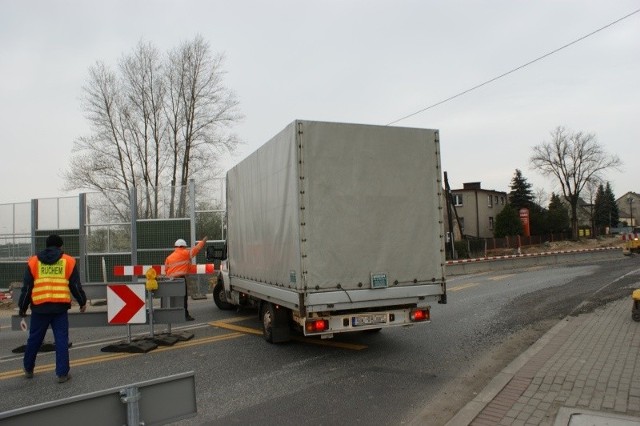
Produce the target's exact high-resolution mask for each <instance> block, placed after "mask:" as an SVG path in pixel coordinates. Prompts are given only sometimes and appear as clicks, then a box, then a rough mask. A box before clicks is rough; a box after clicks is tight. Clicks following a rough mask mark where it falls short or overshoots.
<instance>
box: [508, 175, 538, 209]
mask: <svg viewBox="0 0 640 426" xmlns="http://www.w3.org/2000/svg"><path fill="white" fill-rule="evenodd" d="M531 187H532V185H531V184H530V183H529V182H527V178H525V177H524V176H522V172H521V171H520V170H519V169H516V174H515V175H514V176H513V179H511V186H510V188H511V192H509V202H510V203H511V204H512V205H513V207H514V208H515V209H516V211H517V210H520V209H521V208H523V207H524V208H531V204H532V203H533V192H532V191H531Z"/></svg>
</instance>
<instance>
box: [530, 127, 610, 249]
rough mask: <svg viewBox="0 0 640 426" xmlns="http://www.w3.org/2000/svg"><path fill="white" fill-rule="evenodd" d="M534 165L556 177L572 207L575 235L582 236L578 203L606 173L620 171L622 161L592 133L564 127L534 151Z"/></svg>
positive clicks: (532, 159) (572, 222) (558, 128)
mask: <svg viewBox="0 0 640 426" xmlns="http://www.w3.org/2000/svg"><path fill="white" fill-rule="evenodd" d="M531 163H532V164H533V166H534V167H535V169H537V170H540V171H541V172H542V174H543V175H546V176H548V175H552V176H554V177H555V178H556V179H557V181H558V183H559V184H560V188H561V190H562V195H563V196H564V198H565V200H567V202H568V203H569V205H570V206H571V232H572V236H573V238H577V235H578V218H577V217H578V201H579V199H580V194H581V192H582V191H583V190H584V189H585V187H586V186H587V185H592V184H596V183H599V182H601V181H602V173H603V172H604V171H605V170H607V169H609V168H618V167H619V166H620V165H622V162H621V160H620V159H619V158H618V157H617V156H615V155H609V154H607V153H606V152H605V151H604V149H603V148H602V146H601V145H600V144H599V143H598V141H597V139H596V136H595V135H594V134H591V133H583V132H576V133H573V132H571V131H569V130H567V129H566V128H564V127H562V126H558V127H557V128H556V129H555V130H553V131H552V132H551V141H550V142H543V143H542V144H540V145H537V146H535V147H534V148H533V155H532V156H531Z"/></svg>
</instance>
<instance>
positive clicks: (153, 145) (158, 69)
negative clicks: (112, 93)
mask: <svg viewBox="0 0 640 426" xmlns="http://www.w3.org/2000/svg"><path fill="white" fill-rule="evenodd" d="M120 70H121V73H122V81H123V91H124V93H125V94H126V96H127V107H128V111H129V114H128V116H127V119H128V123H127V125H128V130H129V133H130V140H131V145H132V150H133V152H134V155H135V156H136V161H137V164H138V165H139V168H138V170H137V172H138V174H139V179H138V182H139V186H142V187H143V188H142V189H143V190H144V192H143V198H142V200H140V201H142V202H140V203H139V210H140V211H139V215H140V216H141V217H145V218H146V217H156V216H157V213H158V191H157V190H156V189H157V188H158V186H159V184H160V176H161V173H162V163H163V161H164V159H163V150H162V143H163V138H164V134H165V127H166V124H165V120H164V112H163V110H164V106H163V102H164V96H165V94H164V92H165V85H164V81H163V79H162V63H161V61H160V53H159V52H158V50H157V49H156V48H155V47H153V46H152V45H151V44H150V43H143V42H140V43H139V44H138V46H137V47H136V49H135V50H134V51H133V52H132V53H131V54H130V55H128V56H124V57H123V58H122V60H121V62H120Z"/></svg>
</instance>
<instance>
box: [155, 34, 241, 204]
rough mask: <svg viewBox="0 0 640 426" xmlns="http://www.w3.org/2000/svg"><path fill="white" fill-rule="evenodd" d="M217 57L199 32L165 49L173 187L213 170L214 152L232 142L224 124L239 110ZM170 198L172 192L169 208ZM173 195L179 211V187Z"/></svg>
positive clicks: (231, 147)
mask: <svg viewBox="0 0 640 426" xmlns="http://www.w3.org/2000/svg"><path fill="white" fill-rule="evenodd" d="M223 62H224V57H223V56H222V55H213V54H212V53H211V49H210V47H209V44H208V43H207V42H205V41H204V40H203V39H202V37H199V36H198V37H196V38H195V39H194V40H193V41H191V42H186V43H183V44H182V45H181V46H180V47H178V48H176V49H175V50H173V51H172V52H170V54H169V61H168V69H167V73H166V76H167V78H166V80H167V85H168V97H167V103H166V106H167V109H166V116H167V120H168V126H169V129H170V131H169V135H170V141H169V144H170V150H171V154H172V164H171V182H172V185H171V186H172V187H174V188H175V187H182V188H184V187H186V185H187V183H188V181H189V179H191V178H194V177H196V176H199V177H201V178H203V179H206V178H207V177H210V176H213V174H215V171H216V170H215V164H216V163H217V161H218V160H219V155H220V154H221V153H222V152H225V151H226V152H230V151H233V150H235V148H236V147H237V144H238V139H237V137H236V136H235V135H234V134H233V133H230V132H229V129H230V127H231V126H232V125H233V124H235V123H236V122H237V121H239V120H240V119H241V118H242V116H241V114H240V112H239V110H238V100H237V99H236V97H235V95H234V93H233V92H231V91H230V90H228V89H227V88H226V87H225V86H224V84H223V76H224V71H223V69H222V64H223ZM207 171H209V172H208V173H207ZM175 198H176V197H175V194H172V203H171V212H172V214H173V212H174V200H175ZM177 198H178V206H177V208H176V209H177V211H178V212H180V211H182V210H183V209H184V207H185V196H184V191H182V192H181V194H179V195H178V197H177Z"/></svg>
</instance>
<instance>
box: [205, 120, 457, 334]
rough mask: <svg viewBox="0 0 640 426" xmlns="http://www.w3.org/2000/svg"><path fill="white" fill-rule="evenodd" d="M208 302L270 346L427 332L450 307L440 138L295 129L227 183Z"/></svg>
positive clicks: (316, 124) (324, 127) (414, 131)
mask: <svg viewBox="0 0 640 426" xmlns="http://www.w3.org/2000/svg"><path fill="white" fill-rule="evenodd" d="M226 203H227V212H226V228H227V233H226V239H225V240H224V241H223V242H222V243H221V244H218V245H214V246H211V247H208V248H207V257H208V258H209V259H211V260H214V261H215V262H219V265H220V273H219V274H218V277H217V281H216V284H215V285H214V287H213V299H214V301H215V304H216V305H217V306H218V308H220V309H222V310H228V309H237V308H239V307H250V308H257V312H258V315H259V320H260V322H261V324H262V332H263V336H264V338H265V339H266V340H267V341H268V342H271V343H280V342H286V341H288V340H290V338H291V335H292V333H294V332H298V333H301V334H303V335H305V336H319V337H320V338H331V337H334V335H336V334H338V333H345V332H356V331H380V330H382V329H385V328H388V327H396V326H408V325H413V324H420V323H428V322H430V320H431V313H430V309H431V304H432V303H442V304H444V303H446V302H447V293H446V279H445V247H444V226H443V205H444V194H443V184H442V172H441V164H440V141H439V132H438V130H432V129H421V128H409V127H391V126H379V125H366V124H350V123H334V122H322V121H308V120H296V121H294V122H292V123H291V124H289V125H288V126H287V127H286V128H284V129H283V130H282V131H281V132H280V133H278V134H277V135H276V136H275V137H273V138H272V139H270V140H269V141H268V142H266V143H265V144H264V145H262V146H261V147H260V148H258V149H257V150H256V151H255V152H253V153H252V154H250V155H249V156H248V157H247V158H245V159H244V160H242V161H241V162H239V163H238V164H237V165H236V166H234V167H233V168H231V169H230V170H229V171H228V172H227V175H226Z"/></svg>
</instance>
